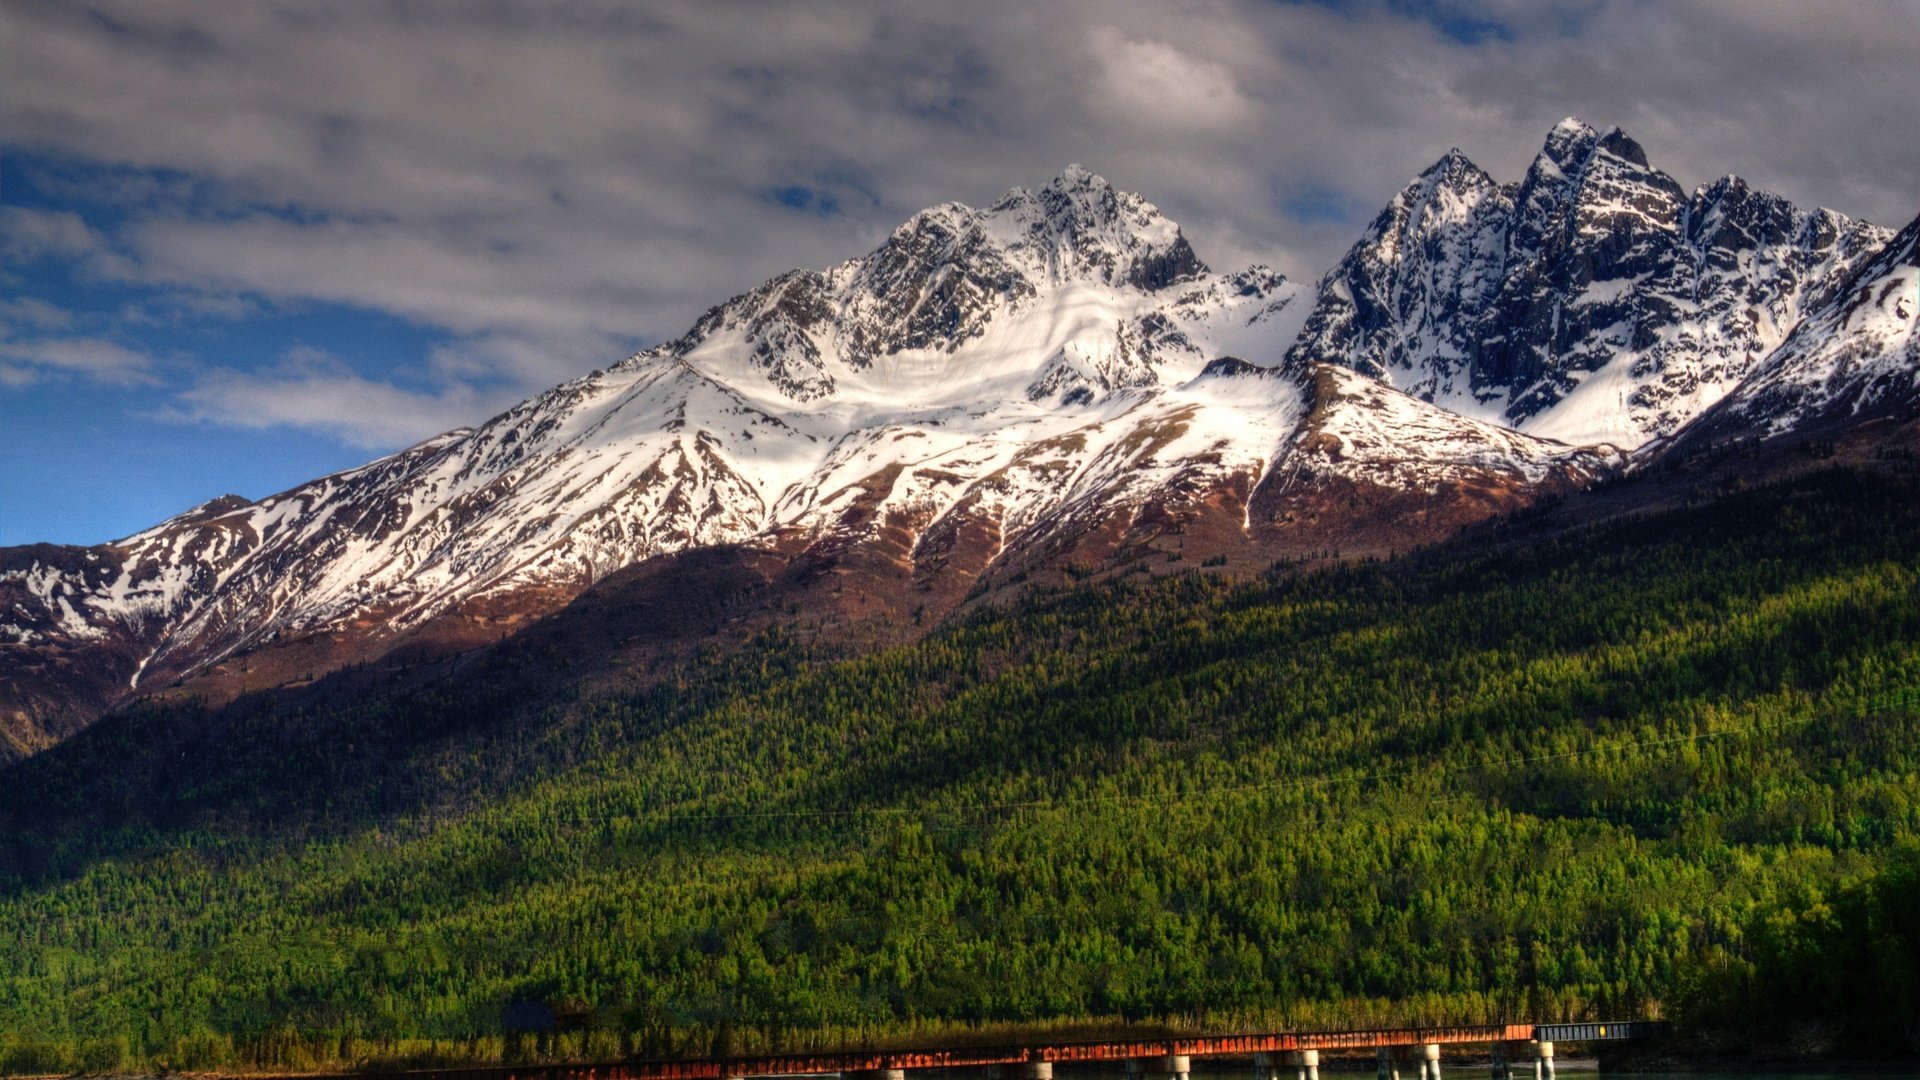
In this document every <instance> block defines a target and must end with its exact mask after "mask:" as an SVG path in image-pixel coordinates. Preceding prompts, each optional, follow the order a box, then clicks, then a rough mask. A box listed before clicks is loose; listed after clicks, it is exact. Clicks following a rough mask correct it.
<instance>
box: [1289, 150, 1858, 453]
mask: <svg viewBox="0 0 1920 1080" xmlns="http://www.w3.org/2000/svg"><path fill="white" fill-rule="evenodd" d="M1884 235H1885V234H1884V233H1876V231H1875V230H1873V228H1872V227H1871V226H1862V225H1859V224H1858V223H1854V222H1850V221H1847V220H1846V219H1845V218H1843V217H1839V216H1838V215H1830V214H1828V213H1827V212H1824V211H1822V212H1818V213H1814V214H1807V213H1805V212H1803V211H1800V210H1797V209H1795V208H1794V207H1793V206H1792V205H1791V204H1790V203H1788V202H1786V200H1784V199H1780V198H1779V197H1777V196H1774V195H1770V194H1767V193H1765V192H1759V191H1754V190H1752V189H1751V188H1749V187H1748V186H1747V185H1746V184H1745V183H1743V182H1741V181H1740V180H1738V179H1737V178H1734V177H1727V178H1725V179H1723V180H1721V181H1719V182H1717V183H1715V184H1713V185H1711V186H1709V187H1706V188H1703V189H1701V190H1699V191H1696V192H1695V193H1694V194H1693V196H1692V197H1691V198H1689V197H1688V196H1687V195H1686V194H1685V193H1684V192H1683V191H1682V190H1681V188H1680V186H1679V185H1678V184H1677V183H1676V182H1675V181H1674V180H1673V178H1672V177H1671V176H1668V175H1667V174H1666V173H1664V172H1661V171H1660V170H1658V169H1656V168H1654V167H1653V166H1652V164H1651V163H1650V162H1649V160H1648V157H1647V154H1646V152H1645V150H1644V149H1643V148H1642V147H1641V146H1640V145H1639V144H1638V143H1637V142H1635V141H1634V140H1633V139H1631V138H1630V137H1628V136H1627V135H1626V134H1625V133H1624V132H1622V131H1621V130H1620V129H1618V128H1610V129H1608V130H1607V131H1605V132H1600V131H1597V130H1596V129H1594V128H1593V127H1592V126H1591V125H1588V124H1587V123H1585V122H1584V121H1581V120H1579V119H1577V118H1571V117H1570V118H1568V119H1567V120H1564V121H1562V122H1561V123H1559V124H1558V125H1556V126H1555V127H1554V129H1553V130H1552V131H1550V132H1549V133H1548V134H1547V138H1546V141H1545V143H1544V144H1543V146H1542V148H1541V150H1540V153H1539V154H1538V155H1537V156H1536V157H1535V158H1534V160H1533V163H1532V165H1531V166H1530V167H1529V169H1528V170H1527V175H1526V178H1525V179H1524V180H1523V181H1521V183H1520V184H1519V185H1517V186H1515V187H1512V188H1503V187H1499V186H1497V185H1496V184H1495V183H1494V181H1493V180H1492V178H1491V177H1487V176H1486V175H1485V174H1484V173H1482V172H1480V171H1479V170H1478V169H1477V168H1475V167H1473V166H1472V164H1471V162H1468V161H1467V160H1466V159H1465V157H1464V155H1460V154H1458V153H1457V152H1454V153H1449V154H1448V155H1447V156H1446V157H1444V158H1442V159H1441V160H1440V161H1439V162H1436V163H1435V164H1434V165H1433V166H1432V167H1431V168H1429V169H1427V170H1426V171H1425V172H1423V173H1421V174H1420V176H1419V177H1417V178H1415V180H1414V181H1413V182H1412V183H1411V184H1409V185H1408V186H1407V187H1406V188H1405V189H1404V190H1403V191H1402V192H1401V193H1400V194H1399V195H1398V196H1397V197H1396V198H1395V199H1394V200H1393V202H1392V203H1390V204H1389V205H1388V206H1387V208H1386V209H1385V210H1384V211H1383V212H1382V213H1381V215H1380V217H1379V218H1377V219H1376V220H1375V222H1374V224H1373V226H1372V227H1371V228H1370V229H1369V230H1368V232H1367V234H1366V235H1365V236H1363V237H1362V239H1361V241H1360V243H1358V244H1356V245H1355V246H1354V248H1353V249H1351V250H1350V251H1349V253H1348V255H1347V257H1346V258H1345V259H1344V260H1342V262H1341V263H1340V265H1339V266H1337V267H1335V269H1334V270H1333V271H1332V272H1331V273H1329V274H1328V275H1327V277H1326V278H1324V279H1323V280H1322V282H1321V284H1320V290H1319V291H1320V295H1319V297H1318V299H1317V300H1316V303H1315V307H1314V309H1313V311H1312V312H1311V314H1310V315H1309V316H1308V319H1307V322H1306V328H1305V331H1304V332H1303V334H1302V336H1301V338H1300V341H1299V342H1298V344H1297V345H1296V346H1295V349H1294V353H1295V354H1297V356H1299V357H1301V358H1308V359H1329V360H1333V361H1334V362H1337V363H1341V364H1344V365H1346V366H1348V367H1351V368H1353V369H1355V370H1357V371H1361V372H1364V373H1367V374H1371V375H1374V376H1376V377H1379V378H1383V379H1386V380H1387V381H1389V382H1391V383H1392V384H1393V385H1394V386H1397V387H1399V388H1401V389H1404V390H1407V391H1409V392H1411V393H1414V394H1416V395H1417V396H1421V397H1424V398H1426V399H1428V400H1433V401H1447V402H1450V403H1453V404H1454V406H1455V407H1457V408H1464V409H1466V410H1468V411H1469V412H1472V413H1474V414H1475V415H1483V416H1485V417H1486V418H1487V419H1494V420H1498V421H1499V422H1501V423H1505V424H1509V425H1512V426H1516V427H1520V428H1522V429H1524V430H1527V431H1530V432H1533V433H1536V434H1543V435H1548V436H1551V437H1553V438H1559V439H1563V440H1567V441H1573V442H1602V441H1604V442H1612V443H1615V444H1616V445H1623V446H1633V445H1637V444H1639V443H1640V442H1642V441H1644V440H1645V439H1648V438H1651V437H1653V436H1656V435H1665V434H1670V433H1671V432H1673V431H1674V430H1676V429H1677V427H1678V426H1679V425H1681V424H1683V423H1685V422H1686V421H1687V420H1688V419H1689V418H1691V417H1692V416H1694V415H1697V414H1698V413H1699V412H1700V411H1701V410H1702V409H1704V408H1706V407H1707V406H1708V405H1710V404H1712V402H1713V401H1714V400H1717V399H1718V397H1719V396H1720V395H1722V394H1724V393H1725V392H1726V391H1727V390H1728V389H1729V388H1731V387H1732V386H1733V385H1734V384H1735V383H1736V382H1738V381H1739V379H1740V378H1741V377H1742V376H1743V375H1744V374H1745V373H1746V372H1747V371H1748V370H1750V369H1751V367H1752V366H1753V364H1754V363H1756V362H1757V361H1758V360H1759V359H1760V358H1761V357H1762V356H1764V355H1765V354H1766V352H1767V351H1768V350H1770V349H1771V348H1773V347H1774V346H1775V345H1776V344H1778V343H1779V341H1780V340H1781V337H1782V336H1783V335H1784V334H1785V333H1786V330H1787V329H1788V328H1790V327H1791V325H1792V324H1793V322H1794V321H1795V320H1796V319H1798V317H1799V313H1800V312H1801V311H1802V310H1804V309H1806V308H1807V307H1809V306H1811V305H1813V304H1817V303H1818V302H1820V301H1821V300H1822V299H1823V298H1824V297H1825V296H1826V295H1827V294H1828V292H1829V291H1830V290H1831V289H1832V288H1833V287H1834V284H1835V283H1836V282H1837V281H1840V280H1842V279H1844V277H1845V276H1846V275H1845V273H1844V271H1845V270H1846V269H1847V268H1849V267H1851V266H1853V265H1857V263H1858V262H1859V261H1860V260H1861V259H1862V258H1863V257H1864V254H1865V253H1866V252H1868V251H1870V250H1871V248H1872V247H1873V246H1874V245H1876V244H1877V243H1878V239H1877V238H1876V237H1881V238H1883V237H1884ZM1603 370H1604V371H1605V372H1606V374H1605V375H1604V377H1603V376H1602V372H1603Z"/></svg>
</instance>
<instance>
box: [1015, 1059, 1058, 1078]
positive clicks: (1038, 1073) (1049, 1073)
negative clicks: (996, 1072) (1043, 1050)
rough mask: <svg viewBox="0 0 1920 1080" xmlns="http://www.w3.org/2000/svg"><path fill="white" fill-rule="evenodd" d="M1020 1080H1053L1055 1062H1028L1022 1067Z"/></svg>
mask: <svg viewBox="0 0 1920 1080" xmlns="http://www.w3.org/2000/svg"><path fill="white" fill-rule="evenodd" d="M1020 1080H1053V1062H1051V1061H1029V1062H1027V1063H1026V1064H1025V1065H1022V1066H1020Z"/></svg>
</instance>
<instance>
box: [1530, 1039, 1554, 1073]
mask: <svg viewBox="0 0 1920 1080" xmlns="http://www.w3.org/2000/svg"><path fill="white" fill-rule="evenodd" d="M1533 1075H1534V1080H1553V1044H1552V1043H1550V1042H1547V1041H1546V1040H1544V1039H1542V1040H1541V1041H1539V1042H1536V1043H1534V1044H1533Z"/></svg>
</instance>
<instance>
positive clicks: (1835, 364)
mask: <svg viewBox="0 0 1920 1080" xmlns="http://www.w3.org/2000/svg"><path fill="white" fill-rule="evenodd" d="M1828 291H1829V292H1830V293H1831V295H1830V296H1829V297H1828V298H1827V300H1826V301H1825V302H1824V303H1823V304H1821V305H1820V306H1819V307H1818V308H1816V309H1814V310H1813V311H1812V313H1811V314H1809V315H1808V316H1807V317H1806V318H1805V319H1803V320H1802V321H1801V322H1800V324H1799V325H1798V326H1795V327H1794V328H1793V332H1792V333H1790V334H1788V335H1787V339H1786V341H1784V342H1783V343H1782V344H1781V345H1780V347H1779V348H1778V349H1775V350H1774V352H1773V354H1772V355H1770V356H1768V357H1767V358H1766V360H1765V361H1764V362H1763V363H1761V364H1760V365H1759V366H1758V367H1756V368H1755V369H1754V371H1753V373H1752V374H1751V375H1749V376H1748V377H1747V379H1746V381H1744V382H1742V383H1741V384H1740V386H1739V387H1738V388H1737V389H1735V390H1734V392H1733V393H1731V394H1728V395H1727V396H1726V397H1725V398H1724V399H1722V400H1721V401H1720V402H1719V403H1718V404H1716V405H1715V406H1714V407H1713V408H1711V409H1709V410H1707V411H1706V412H1705V413H1704V414H1702V415H1701V416H1700V417H1699V419H1697V420H1695V421H1694V422H1693V423H1692V424H1690V425H1688V427H1687V429H1686V431H1685V432H1684V433H1683V435H1682V439H1683V441H1684V442H1686V443H1690V444H1691V443H1699V442H1703V441H1708V442H1710V441H1712V440H1715V439H1727V438H1732V439H1762V440H1764V439H1769V438H1777V437H1779V436H1782V435H1786V434H1795V433H1809V432H1831V431H1834V430H1837V429H1842V428H1846V427H1853V426H1858V425H1861V424H1863V423H1865V422H1867V421H1873V420H1885V419H1889V418H1902V419H1904V418H1910V417H1912V416H1914V415H1915V412H1916V410H1920V332H1916V331H1915V323H1916V321H1920V218H1916V219H1915V220H1914V222H1913V224H1911V225H1908V226H1907V227H1906V228H1905V229H1903V230H1901V232H1900V235H1899V236H1897V237H1895V238H1894V239H1893V241H1892V242H1891V243H1889V244H1887V245H1886V246H1885V247H1884V248H1883V249H1882V250H1881V251H1880V252H1879V254H1878V255H1876V256H1875V257H1874V258H1873V260H1872V261H1871V262H1869V263H1867V264H1866V265H1865V266H1863V267H1861V268H1860V269H1859V270H1858V271H1856V272H1855V273H1853V274H1852V275H1850V276H1849V277H1848V278H1847V279H1846V280H1845V281H1843V282H1841V283H1840V284H1839V287H1838V288H1836V289H1830V290H1828Z"/></svg>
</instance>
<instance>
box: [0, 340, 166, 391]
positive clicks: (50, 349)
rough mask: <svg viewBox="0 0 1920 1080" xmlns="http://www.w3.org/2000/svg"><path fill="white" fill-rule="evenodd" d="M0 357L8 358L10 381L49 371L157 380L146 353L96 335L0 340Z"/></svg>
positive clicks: (106, 380)
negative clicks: (88, 336) (30, 339)
mask: <svg viewBox="0 0 1920 1080" xmlns="http://www.w3.org/2000/svg"><path fill="white" fill-rule="evenodd" d="M0 358H4V359H5V360H8V361H12V365H11V367H12V373H11V374H10V375H9V377H8V379H7V380H5V381H7V382H8V383H9V384H10V385H14V386H22V385H25V384H26V383H28V382H32V381H36V380H37V379H39V378H41V377H43V376H46V375H50V374H66V375H77V376H80V377H82V378H85V379H88V380H90V381H92V382H96V383H101V384H104V385H107V386H151V385H154V384H156V383H158V382H159V381H160V380H159V378H158V377H157V376H156V375H155V373H154V361H153V358H152V357H150V356H148V355H147V354H146V353H143V352H139V351H136V350H134V349H129V348H127V347H125V346H123V345H117V344H115V343H113V342H111V341H104V340H101V339H99V338H77V337H76V338H48V339H43V340H39V341H8V342H0Z"/></svg>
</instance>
